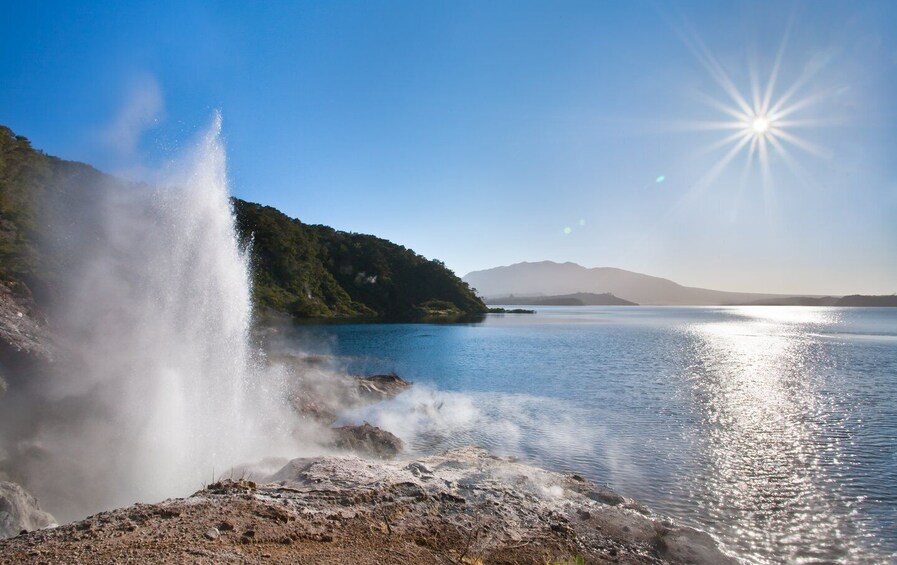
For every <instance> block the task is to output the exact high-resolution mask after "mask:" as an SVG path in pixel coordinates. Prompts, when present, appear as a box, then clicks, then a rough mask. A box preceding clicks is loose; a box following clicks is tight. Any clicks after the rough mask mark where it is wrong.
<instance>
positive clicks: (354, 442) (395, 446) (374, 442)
mask: <svg viewBox="0 0 897 565" xmlns="http://www.w3.org/2000/svg"><path fill="white" fill-rule="evenodd" d="M333 434H334V440H333V445H334V447H336V448H338V449H345V450H346V451H354V452H355V453H358V454H360V455H365V456H368V457H375V458H377V459H392V458H394V457H395V456H396V455H398V454H399V453H401V452H402V449H404V443H403V442H402V440H401V439H399V438H398V437H396V436H395V435H393V434H392V433H390V432H387V431H386V430H383V429H380V428H378V427H375V426H372V425H370V424H368V423H367V422H365V423H364V424H362V425H360V426H343V427H341V428H334V429H333Z"/></svg>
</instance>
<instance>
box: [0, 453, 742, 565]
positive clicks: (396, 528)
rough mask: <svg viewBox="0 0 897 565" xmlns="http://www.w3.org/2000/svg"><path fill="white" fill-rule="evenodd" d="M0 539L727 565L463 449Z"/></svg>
mask: <svg viewBox="0 0 897 565" xmlns="http://www.w3.org/2000/svg"><path fill="white" fill-rule="evenodd" d="M262 482H264V483H266V484H260V485H256V484H255V483H251V482H248V481H239V482H234V481H223V482H219V483H215V484H214V485H210V486H209V487H208V488H206V489H204V490H202V491H200V492H197V493H196V494H194V495H193V496H191V497H188V498H185V499H172V500H167V501H165V502H162V503H160V504H138V505H135V506H131V507H128V508H123V509H119V510H114V511H111V512H104V513H101V514H98V515H96V516H92V517H90V518H87V519H86V520H83V521H81V522H76V523H74V524H70V525H67V526H64V527H60V528H56V529H52V530H41V531H37V532H32V533H29V534H24V535H21V536H18V537H16V538H13V539H10V540H6V541H3V542H0V562H2V563H40V562H79V563H106V562H111V561H114V562H139V563H163V562H164V563H182V562H183V563H187V562H189V563H226V562H239V563H244V562H245V563H256V562H266V563H270V562H279V563H361V564H373V563H540V564H542V563H546V562H552V563H554V562H560V563H564V562H573V560H574V559H576V558H581V559H584V560H585V562H587V563H713V564H725V563H734V561H733V560H731V559H730V558H729V557H727V556H725V555H723V554H722V553H720V551H719V550H718V549H717V546H716V544H715V542H714V541H713V539H712V538H711V537H710V536H708V535H706V534H704V533H701V532H698V531H696V530H692V529H690V528H685V527H680V526H676V525H674V524H672V523H670V522H665V521H661V520H658V519H657V518H655V517H653V516H651V515H650V514H649V513H648V511H647V510H645V509H644V508H642V507H641V506H639V505H638V504H637V503H634V502H633V501H631V500H628V499H625V498H623V497H620V496H618V495H616V494H614V493H612V492H611V491H608V490H607V489H603V488H601V487H598V486H596V485H594V484H593V483H590V482H589V481H586V480H585V479H583V478H582V477H579V476H577V475H571V474H562V473H553V472H548V471H544V470H541V469H537V468H534V467H530V466H527V465H522V464H520V463H517V462H515V461H513V460H511V459H504V458H498V457H493V456H491V455H489V454H488V453H487V452H486V451H484V450H481V449H477V448H462V449H456V450H452V451H449V452H446V453H444V454H442V455H437V456H431V457H426V458H422V459H419V460H416V461H411V462H409V461H394V462H384V461H369V460H364V459H359V458H357V457H323V458H314V459H296V460H293V461H291V462H290V463H288V464H287V465H286V466H285V467H283V468H282V469H281V470H280V471H278V472H277V473H275V474H273V475H271V476H268V477H266V478H265V479H264V480H263V481H262Z"/></svg>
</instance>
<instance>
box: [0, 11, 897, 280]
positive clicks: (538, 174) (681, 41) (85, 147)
mask: <svg viewBox="0 0 897 565" xmlns="http://www.w3.org/2000/svg"><path fill="white" fill-rule="evenodd" d="M79 4H80V5H79ZM3 12H4V17H3V19H2V20H0V123H2V124H4V125H7V126H9V127H11V128H13V129H14V130H15V131H16V132H17V133H19V134H22V135H25V136H27V137H29V138H30V139H31V140H32V142H33V143H34V145H35V146H36V147H38V148H41V149H43V150H44V151H46V152H47V153H50V154H54V155H58V156H61V157H64V158H68V159H75V160H81V161H86V162H89V163H91V164H93V165H95V166H97V167H99V168H101V169H104V170H107V171H110V172H116V173H120V174H128V175H131V176H140V175H141V174H142V171H146V170H150V169H151V168H152V167H157V166H159V164H160V163H163V162H164V161H165V160H167V159H170V158H171V157H172V155H174V154H176V153H177V151H178V150H179V148H181V147H183V146H184V145H185V144H187V143H188V142H189V140H190V139H192V137H193V136H194V135H195V133H196V132H197V131H198V130H200V129H203V128H205V127H206V126H207V125H208V124H209V123H210V121H211V120H212V116H213V113H214V111H215V110H220V111H221V112H222V114H223V117H224V134H225V137H226V143H227V146H228V153H229V170H230V175H231V181H232V191H233V193H234V194H235V195H237V196H239V197H241V198H245V199H248V200H252V201H257V202H261V203H264V204H269V205H272V206H275V207H277V208H279V209H281V210H283V211H284V212H286V213H287V214H289V215H291V216H294V217H298V218H300V219H302V220H303V221H306V222H310V223H323V224H329V225H332V226H334V227H336V228H338V229H343V230H348V231H357V232H364V233H373V234H376V235H378V236H381V237H385V238H388V239H390V240H393V241H395V242H398V243H401V244H403V245H406V246H408V247H411V248H412V249H414V250H416V251H417V252H419V253H421V254H423V255H425V256H427V257H433V258H438V259H441V260H443V261H445V263H446V264H447V265H448V266H449V267H451V268H452V269H454V270H455V271H456V272H457V273H458V274H462V275H463V274H465V273H466V272H468V271H471V270H475V269H482V268H488V267H494V266H499V265H506V264H510V263H515V262H518V261H539V260H545V259H550V260H555V261H575V262H577V263H580V264H582V265H585V266H590V267H591V266H616V267H621V268H625V269H631V270H635V271H639V272H644V273H648V274H653V275H659V276H665V277H668V278H671V279H673V280H676V281H677V282H680V283H683V284H688V285H695V286H703V287H708V288H716V289H721V290H743V291H769V292H783V293H817V294H825V293H833V294H843V293H854V292H862V293H888V294H890V293H893V292H897V32H895V30H897V2H894V1H891V0H884V1H881V2H861V1H855V0H850V1H845V2H834V1H827V0H818V1H814V2H805V3H794V4H792V3H788V2H782V1H779V0H775V1H769V2H760V1H752V2H744V3H739V2H719V1H716V0H712V1H706V2H697V1H694V2H664V1H657V2H641V1H638V0H632V1H601V2H598V1H587V2H568V1H551V2H549V1H545V2H524V1H512V2H501V1H493V0H489V1H480V2H461V1H452V2H435V1H434V2H429V1H428V2H420V1H411V2H402V1H394V0H390V1H383V2H378V1H366V2H341V1H336V2H264V3H263V2H207V3H205V2H184V1H178V2H165V1H157V2H118V1H114V2H82V3H76V2H68V1H66V2H42V1H35V2H12V3H7V5H5V6H4V9H3ZM786 37H787V41H786V42H784V43H783V39H784V38H786ZM773 75H775V77H776V79H775V81H774V83H773V85H772V88H771V89H770V90H769V96H767V84H768V83H769V79H770V77H771V76H773ZM752 84H756V85H757V86H756V88H753V89H752ZM733 92H740V95H738V94H736V95H733ZM738 96H741V97H742V98H743V99H744V102H745V103H743V104H739V102H738V100H737V97H738ZM776 106H778V108H776ZM773 110H774V111H775V112H773ZM776 112H778V114H777V115H772V114H773V113H776ZM742 114H744V115H747V116H748V118H745V117H743V116H742V117H738V116H741V115H742ZM757 118H760V121H757ZM722 122H732V123H731V124H726V123H722ZM742 122H743V123H742ZM726 140H728V141H726ZM742 140H743V143H742ZM739 143H742V146H741V147H740V149H739V150H738V151H737V152H736V153H731V152H732V151H733V148H734V147H736V146H737V144H739ZM761 146H762V147H763V148H764V149H763V150H762V151H761ZM752 147H753V148H754V150H753V152H752V151H751V148H752ZM730 153H731V154H730ZM727 155H729V156H731V160H730V161H729V162H726V157H727ZM749 155H750V157H749Z"/></svg>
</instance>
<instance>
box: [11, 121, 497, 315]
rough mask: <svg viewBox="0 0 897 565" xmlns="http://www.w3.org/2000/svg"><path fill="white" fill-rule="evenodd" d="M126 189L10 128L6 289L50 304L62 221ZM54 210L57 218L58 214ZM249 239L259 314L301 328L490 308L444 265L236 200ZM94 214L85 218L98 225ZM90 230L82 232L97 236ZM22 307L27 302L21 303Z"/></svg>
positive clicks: (61, 266) (60, 258)
mask: <svg viewBox="0 0 897 565" xmlns="http://www.w3.org/2000/svg"><path fill="white" fill-rule="evenodd" d="M105 183H114V184H120V185H122V186H125V185H126V184H128V183H127V182H126V181H123V180H120V179H117V178H115V177H112V176H109V175H106V174H104V173H101V172H100V171H97V170H96V169H94V168H93V167H91V166H89V165H85V164H83V163H77V162H73V161H65V160H62V159H58V158H56V157H51V156H48V155H45V154H44V153H42V152H40V151H38V150H35V149H34V148H33V147H32V146H31V143H30V142H29V141H28V139H27V138H25V137H23V136H19V135H16V134H15V133H14V132H13V131H12V130H10V129H9V128H7V127H4V126H0V284H2V285H3V286H4V287H5V288H7V289H8V291H9V292H13V293H14V294H16V295H17V296H19V297H21V298H22V299H23V300H21V301H24V302H27V303H29V304H30V303H31V302H32V296H33V297H34V302H36V303H37V304H38V305H41V304H47V303H48V302H49V301H50V300H52V298H53V297H54V295H55V290H54V289H56V288H58V283H59V280H58V277H60V276H63V275H62V273H64V272H65V261H66V257H65V254H63V253H49V252H47V251H46V249H47V248H46V247H45V246H43V245H42V242H43V241H45V240H46V238H47V235H48V233H47V232H48V230H49V229H50V225H51V224H52V223H53V222H55V221H66V218H67V219H68V220H67V221H76V220H73V219H72V218H77V217H78V214H73V213H71V211H72V210H77V209H78V208H84V207H86V206H93V205H95V202H96V201H95V199H93V198H91V197H90V189H91V187H96V186H99V185H100V184H105ZM49 202H52V203H53V207H54V208H57V209H53V210H51V209H48V207H49V206H50V205H49V204H48V203H49ZM233 204H234V213H235V217H236V224H237V228H238V232H239V235H240V236H241V238H242V239H243V241H244V242H245V243H247V244H248V245H249V246H250V249H251V252H252V278H253V292H254V298H255V304H256V307H257V308H258V309H259V310H262V311H267V310H275V311H278V312H283V313H285V314H288V315H290V316H293V317H296V318H371V319H389V320H420V319H427V318H441V319H445V318H457V317H462V316H468V315H474V314H480V313H483V312H485V311H486V306H485V305H484V304H483V303H482V301H481V300H480V299H479V298H477V297H476V295H475V294H474V293H473V292H472V290H471V289H470V287H469V286H468V285H467V284H466V283H464V282H463V281H461V279H460V278H458V277H457V276H455V274H454V273H452V272H451V271H450V270H449V269H447V268H446V267H445V265H443V264H442V263H441V262H439V261H436V260H428V259H426V258H424V257H422V256H420V255H418V254H417V253H415V252H414V251H412V250H410V249H407V248H405V247H403V246H401V245H396V244H394V243H391V242H389V241H387V240H385V239H381V238H378V237H374V236H371V235H362V234H356V233H346V232H340V231H336V230H334V229H332V228H329V227H327V226H318V225H307V224H304V223H302V222H301V221H299V220H297V219H292V218H289V217H287V216H286V215H284V214H283V213H281V212H279V211H278V210H276V209H274V208H271V207H268V206H261V205H259V204H253V203H251V202H245V201H243V200H239V199H234V200H233ZM90 215H91V213H87V214H86V215H85V216H84V217H89V216H90ZM86 224H89V222H85V225H83V226H80V225H79V226H76V229H91V228H90V226H89V225H86ZM21 301H20V302H21Z"/></svg>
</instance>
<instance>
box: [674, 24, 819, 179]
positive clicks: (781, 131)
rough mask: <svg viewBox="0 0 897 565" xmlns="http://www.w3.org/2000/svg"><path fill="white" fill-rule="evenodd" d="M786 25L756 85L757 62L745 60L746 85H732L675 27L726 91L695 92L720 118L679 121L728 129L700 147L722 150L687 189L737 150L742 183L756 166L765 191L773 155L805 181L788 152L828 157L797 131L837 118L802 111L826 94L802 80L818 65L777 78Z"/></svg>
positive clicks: (698, 44)
mask: <svg viewBox="0 0 897 565" xmlns="http://www.w3.org/2000/svg"><path fill="white" fill-rule="evenodd" d="M792 21H793V20H792ZM790 29H791V24H790V23H789V25H788V27H787V29H786V30H785V34H784V37H783V38H782V43H781V45H780V47H779V49H778V52H777V54H776V57H775V60H774V63H773V65H772V68H771V70H770V71H769V75H768V77H769V78H768V79H767V81H766V84H761V81H760V80H759V77H758V74H757V66H756V65H755V64H752V63H751V62H749V64H748V65H747V68H748V70H749V71H750V81H749V84H748V85H746V86H747V88H739V87H738V86H737V85H736V82H735V80H733V78H732V76H731V75H730V74H729V72H728V71H727V70H726V69H725V68H724V67H723V65H722V64H721V63H720V62H719V60H718V59H717V58H716V57H715V56H714V54H713V52H712V51H711V50H710V49H709V48H708V47H707V46H706V45H705V44H704V43H703V42H702V41H701V39H700V38H699V37H697V35H696V34H694V33H691V34H689V33H686V32H685V31H682V30H680V33H679V35H680V38H681V39H682V40H683V41H684V43H685V44H686V46H687V47H688V48H689V49H690V50H691V52H692V53H693V54H694V55H695V57H696V58H697V59H698V61H699V62H700V63H701V65H702V66H703V67H704V69H705V70H706V71H707V72H708V73H709V74H710V76H711V77H712V78H713V80H714V81H715V82H716V84H717V86H718V87H720V89H721V90H722V92H723V93H725V95H726V96H725V99H719V98H718V97H713V96H710V95H707V94H704V93H698V97H699V100H701V101H703V102H704V103H706V104H707V105H708V106H710V107H712V108H714V109H715V110H717V111H719V112H720V113H721V118H722V119H716V120H711V121H699V122H684V123H682V122H680V123H681V124H682V125H684V126H685V128H686V129H688V130H703V131H709V130H712V131H724V132H725V131H726V130H728V131H729V133H728V134H726V135H724V136H723V137H722V138H721V139H719V140H718V141H716V142H714V143H712V144H710V145H709V146H707V147H705V148H704V152H716V151H720V150H723V149H725V148H727V150H726V151H725V153H723V155H722V156H721V157H720V159H719V160H718V161H717V162H716V163H715V164H714V165H713V166H712V167H711V168H710V169H709V170H708V171H706V172H705V174H704V175H703V176H702V177H701V178H700V180H698V181H697V183H696V184H695V185H694V187H693V188H692V191H691V192H694V193H699V192H701V191H703V190H704V189H705V188H707V187H708V186H710V185H711V184H712V183H713V181H715V180H716V178H717V177H718V176H719V175H721V174H722V172H723V171H724V170H726V169H727V167H728V166H729V164H730V163H731V162H732V161H733V160H734V159H735V158H736V157H738V156H739V155H745V163H744V169H743V171H742V181H741V182H742V184H744V183H745V182H746V181H747V178H748V176H749V173H750V171H751V170H753V169H754V168H755V167H757V166H759V169H760V173H761V177H762V181H763V187H764V189H765V191H766V192H767V193H768V194H771V190H772V185H773V184H774V183H773V175H772V167H771V162H772V161H773V160H775V161H780V162H782V163H784V165H786V166H787V167H788V168H789V169H790V170H791V172H792V173H793V174H794V175H795V177H797V178H799V179H800V180H801V181H803V182H805V183H809V179H810V175H809V174H808V173H807V171H806V170H805V169H804V168H803V167H802V166H801V165H800V163H799V161H798V159H797V158H795V156H794V155H793V154H792V149H797V150H800V151H801V152H804V153H809V154H811V155H813V156H816V157H819V158H824V159H828V158H830V157H831V155H830V153H829V151H828V150H827V149H825V148H823V147H820V146H818V145H816V144H815V143H813V142H811V141H809V140H808V139H806V138H804V137H803V136H801V135H799V134H798V133H797V131H796V130H800V129H802V128H809V127H819V126H825V125H831V124H832V123H835V121H836V120H833V119H826V120H818V119H817V120H814V119H810V118H809V117H808V116H807V115H806V113H805V112H806V111H807V110H808V109H809V108H812V107H814V106H818V105H819V104H820V103H821V102H823V101H824V100H825V99H826V98H827V96H828V95H829V94H828V93H826V92H819V91H817V92H809V91H808V90H809V89H808V87H807V85H808V84H809V83H810V79H811V78H812V77H813V75H814V74H815V73H816V72H817V71H818V70H819V68H820V66H819V65H812V64H809V63H808V64H806V65H804V71H803V73H802V74H800V75H799V76H797V78H796V80H794V81H793V82H791V83H789V84H785V85H784V88H780V86H782V85H781V82H782V81H781V80H779V79H780V75H781V74H782V72H781V70H782V63H783V58H784V54H785V48H786V46H787V44H788V36H789V34H790ZM818 109H819V108H816V110H818ZM802 114H803V115H802ZM772 157H776V159H772Z"/></svg>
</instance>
